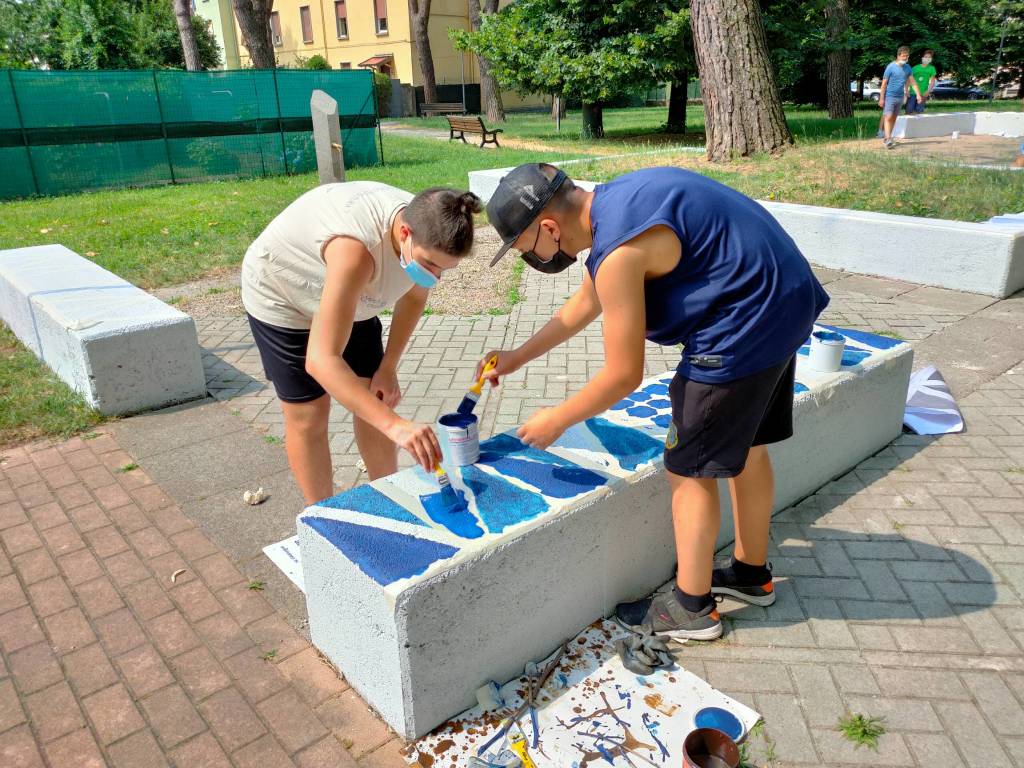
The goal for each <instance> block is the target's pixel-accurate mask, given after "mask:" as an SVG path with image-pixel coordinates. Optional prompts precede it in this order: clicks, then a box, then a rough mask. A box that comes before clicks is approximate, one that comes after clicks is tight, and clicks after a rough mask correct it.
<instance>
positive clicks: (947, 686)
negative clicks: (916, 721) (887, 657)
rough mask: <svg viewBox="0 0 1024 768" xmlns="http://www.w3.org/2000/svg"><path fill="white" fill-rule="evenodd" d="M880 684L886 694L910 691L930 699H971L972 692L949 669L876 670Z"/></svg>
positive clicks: (903, 694) (899, 693)
mask: <svg viewBox="0 0 1024 768" xmlns="http://www.w3.org/2000/svg"><path fill="white" fill-rule="evenodd" d="M874 673H875V678H876V679H877V680H878V686H879V688H880V689H881V691H882V693H884V694H885V695H886V696H905V695H907V693H909V692H911V691H912V692H913V694H914V695H915V696H917V697H920V698H928V699H965V700H966V699H970V693H969V692H968V691H967V689H966V688H965V687H964V685H963V683H961V682H960V680H959V679H957V677H956V675H955V674H953V673H951V672H950V671H949V670H937V669H890V668H885V667H883V668H879V669H875V670H874Z"/></svg>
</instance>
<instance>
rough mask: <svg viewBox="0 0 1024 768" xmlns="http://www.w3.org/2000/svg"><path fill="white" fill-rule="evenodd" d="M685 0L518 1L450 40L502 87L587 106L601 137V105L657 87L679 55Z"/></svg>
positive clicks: (591, 133) (586, 123) (589, 127)
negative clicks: (481, 62) (487, 67)
mask: <svg viewBox="0 0 1024 768" xmlns="http://www.w3.org/2000/svg"><path fill="white" fill-rule="evenodd" d="M682 5H683V3H682V0H659V1H658V2H652V0H618V1H617V2H614V3H608V2H605V1H603V0H517V1H516V2H515V3H511V4H510V5H507V6H505V7H504V8H502V9H501V10H500V11H498V13H496V14H487V15H485V16H484V17H483V19H482V21H481V24H480V30H479V31H477V32H470V33H466V32H455V33H453V37H454V38H456V39H459V38H462V39H464V40H465V45H466V46H468V47H469V49H470V50H472V51H474V52H476V53H477V54H478V55H481V56H483V57H484V58H486V59H488V60H489V61H490V63H491V72H492V74H494V76H495V78H496V79H497V81H498V83H500V84H501V85H502V86H503V87H505V88H514V89H515V90H517V91H521V92H524V93H537V94H560V95H561V97H562V98H563V99H564V100H567V101H578V102H580V103H582V105H583V131H582V133H583V135H584V136H585V137H588V138H599V137H601V136H603V135H604V122H603V106H604V105H605V104H606V103H607V102H609V101H610V100H612V99H614V98H615V97H617V96H621V95H622V94H624V93H627V92H629V91H631V90H633V89H636V88H639V87H643V86H647V85H650V84H652V83H654V82H657V79H658V78H659V77H660V76H662V73H663V72H664V71H665V69H666V68H667V66H668V63H669V62H673V63H674V60H675V58H676V57H677V52H678V50H679V45H678V41H676V40H669V39H668V38H667V37H666V35H668V34H669V32H670V31H674V30H677V29H678V27H679V25H678V24H676V23H673V22H674V19H675V17H677V16H678V15H680V14H683V13H685V10H684V9H683V8H682Z"/></svg>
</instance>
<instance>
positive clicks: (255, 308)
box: [242, 181, 413, 329]
mask: <svg viewBox="0 0 1024 768" xmlns="http://www.w3.org/2000/svg"><path fill="white" fill-rule="evenodd" d="M412 198H413V196H412V195H411V194H409V193H408V192H404V191H402V190H401V189H396V188H395V187H390V186H388V185H387V184H380V183H378V182H375V181H349V182H344V183H341V184H324V185H322V186H319V187H316V188H315V189H311V190H310V191H309V192H307V193H306V194H304V195H303V196H302V197H300V198H299V199H298V200H296V201H295V202H293V203H292V204H291V205H289V206H288V207H287V208H285V209H284V210H283V211H281V213H279V214H278V215H277V217H276V218H275V219H274V220H273V221H272V222H270V224H268V225H267V228H266V229H264V230H263V232H262V233H260V235H259V237H257V238H256V240H255V241H254V242H253V244H252V245H251V246H249V250H247V251H246V253H245V259H244V260H243V261H242V305H243V306H244V307H245V311H246V312H248V313H249V314H250V315H252V316H253V317H255V318H256V319H257V320H261V321H263V322H264V323H268V324H270V325H276V326H280V327H282V328H302V329H306V328H309V327H310V325H311V324H312V322H313V314H314V313H315V312H316V311H317V309H319V307H320V295H321V294H322V293H323V289H324V280H325V279H326V277H327V265H326V264H325V263H324V257H323V253H324V248H326V247H327V244H328V243H329V242H330V241H331V240H332V239H334V238H335V237H339V236H342V237H351V238H354V239H356V240H358V241H359V242H361V243H362V244H363V245H365V246H366V250H368V251H369V252H370V255H371V256H372V257H373V277H371V278H370V282H369V283H368V284H367V285H366V287H365V288H363V293H362V295H361V296H360V297H359V304H358V305H357V307H356V316H355V319H356V320H369V319H370V318H371V317H375V316H377V315H379V314H380V313H381V312H382V311H383V310H385V309H390V308H391V307H393V306H394V305H395V302H397V301H398V300H399V299H400V298H401V297H402V296H403V295H404V294H405V293H406V292H407V291H408V290H409V289H410V288H412V286H413V282H412V280H410V279H409V278H408V277H407V276H406V274H405V272H404V270H403V269H402V265H401V264H400V263H399V261H398V254H396V253H395V249H394V248H393V247H392V245H391V227H392V225H393V224H394V221H395V216H396V215H397V214H398V212H399V211H400V210H401V209H402V208H404V207H405V206H406V205H408V204H409V201H410V200H412Z"/></svg>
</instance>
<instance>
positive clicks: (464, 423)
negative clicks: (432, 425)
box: [437, 413, 480, 467]
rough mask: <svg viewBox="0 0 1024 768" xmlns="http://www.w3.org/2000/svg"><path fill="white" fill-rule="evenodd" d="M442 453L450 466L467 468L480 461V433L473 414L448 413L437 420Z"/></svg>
mask: <svg viewBox="0 0 1024 768" xmlns="http://www.w3.org/2000/svg"><path fill="white" fill-rule="evenodd" d="M437 426H438V427H439V428H440V429H439V431H440V433H441V452H442V453H443V454H444V459H445V461H446V462H447V463H449V464H454V465H455V466H457V467H465V466H467V465H468V464H475V463H476V462H477V461H478V460H479V459H480V432H479V431H478V429H477V420H476V416H474V415H473V414H471V413H446V414H445V415H444V416H442V417H441V418H440V419H438V420H437Z"/></svg>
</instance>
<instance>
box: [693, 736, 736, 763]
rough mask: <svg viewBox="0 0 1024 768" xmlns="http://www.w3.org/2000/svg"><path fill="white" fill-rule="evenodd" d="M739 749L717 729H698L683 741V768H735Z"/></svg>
mask: <svg viewBox="0 0 1024 768" xmlns="http://www.w3.org/2000/svg"><path fill="white" fill-rule="evenodd" d="M739 764H740V749H739V747H737V746H736V742H735V741H733V740H732V739H730V738H729V737H728V736H727V735H726V734H724V733H722V732H721V731H720V730H718V729H717V728H698V729H696V730H694V731H690V732H689V733H688V734H687V736H686V738H685V739H684V740H683V768H736V766H738V765H739Z"/></svg>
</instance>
